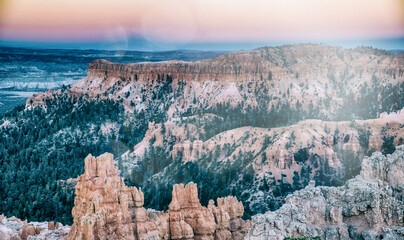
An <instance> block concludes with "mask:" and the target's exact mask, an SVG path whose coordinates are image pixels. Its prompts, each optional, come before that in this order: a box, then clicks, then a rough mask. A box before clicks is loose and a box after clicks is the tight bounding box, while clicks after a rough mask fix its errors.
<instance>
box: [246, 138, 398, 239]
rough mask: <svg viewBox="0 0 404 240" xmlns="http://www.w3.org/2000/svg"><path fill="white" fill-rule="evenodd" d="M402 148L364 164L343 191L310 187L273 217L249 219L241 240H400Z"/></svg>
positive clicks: (270, 213)
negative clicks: (314, 239) (307, 239)
mask: <svg viewBox="0 0 404 240" xmlns="http://www.w3.org/2000/svg"><path fill="white" fill-rule="evenodd" d="M403 164H404V145H401V146H399V147H397V149H396V151H395V152H394V153H393V154H391V155H387V156H383V155H382V154H381V153H374V154H373V155H372V156H371V157H369V158H365V159H364V161H363V163H362V170H361V173H360V175H359V176H357V177H356V178H354V179H351V180H349V181H348V182H347V183H346V184H345V185H344V186H342V187H315V186H314V185H315V184H314V182H311V183H310V184H309V185H308V186H307V187H306V188H305V189H302V190H300V191H297V192H295V193H293V194H291V195H288V197H287V198H286V204H284V205H283V206H282V207H281V208H280V209H278V210H277V211H275V212H267V213H265V214H258V215H256V216H254V217H253V218H252V230H251V231H250V232H249V233H248V235H247V236H246V239H249V240H253V239H283V238H284V237H286V236H291V237H301V236H320V237H321V238H322V239H404V202H403V197H402V196H403V192H404V191H403V190H404V165H403Z"/></svg>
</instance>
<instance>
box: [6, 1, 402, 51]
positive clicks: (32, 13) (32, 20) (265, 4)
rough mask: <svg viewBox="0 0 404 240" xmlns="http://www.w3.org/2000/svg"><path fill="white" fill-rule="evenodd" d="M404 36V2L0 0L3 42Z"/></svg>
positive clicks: (126, 43) (173, 42) (129, 44)
mask: <svg viewBox="0 0 404 240" xmlns="http://www.w3.org/2000/svg"><path fill="white" fill-rule="evenodd" d="M403 37H404V0H112V1H107V0H86V1H85V0H0V40H1V41H3V42H20V43H24V42H25V43H27V44H28V43H36V44H40V43H51V44H52V43H53V44H66V45H68V44H71V45H72V46H73V45H77V46H80V45H81V44H82V45H83V46H85V45H86V44H88V45H89V46H91V45H92V44H93V45H92V46H96V44H98V45H97V46H101V45H102V44H107V43H109V44H115V45H116V47H117V48H125V47H126V48H133V46H135V45H136V44H138V45H139V44H140V45H141V46H143V45H150V44H151V43H153V44H154V45H153V44H152V45H151V48H153V46H157V47H158V45H159V44H160V45H161V44H165V45H166V46H173V47H176V46H197V45H198V44H199V45H200V44H205V45H206V44H208V45H209V43H212V45H214V44H217V43H221V44H224V43H265V42H300V41H302V42H304V41H324V42H330V41H334V42H338V41H350V40H355V41H358V40H365V39H402V38H403ZM402 42H403V41H400V42H399V44H401V43H402ZM140 45H139V46H140ZM112 46H114V45H112ZM149 47H150V46H149ZM135 48H136V46H135ZM403 48H404V47H403Z"/></svg>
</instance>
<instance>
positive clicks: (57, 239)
mask: <svg viewBox="0 0 404 240" xmlns="http://www.w3.org/2000/svg"><path fill="white" fill-rule="evenodd" d="M51 224H54V223H53V222H49V223H47V222H28V221H27V220H25V221H24V222H23V221H21V220H20V219H18V218H16V217H10V218H6V217H5V216H4V215H0V240H26V239H32V240H62V239H66V236H67V233H68V232H69V230H70V227H69V226H63V225H62V224H60V223H56V227H55V226H54V225H53V228H48V226H50V225H51Z"/></svg>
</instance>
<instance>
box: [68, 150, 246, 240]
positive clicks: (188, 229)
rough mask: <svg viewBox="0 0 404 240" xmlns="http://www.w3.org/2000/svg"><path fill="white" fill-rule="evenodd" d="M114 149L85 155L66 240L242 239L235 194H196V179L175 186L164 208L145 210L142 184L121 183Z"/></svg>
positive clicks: (242, 226) (242, 225)
mask: <svg viewBox="0 0 404 240" xmlns="http://www.w3.org/2000/svg"><path fill="white" fill-rule="evenodd" d="M113 159H114V157H113V155H112V154H109V153H105V154H103V155H101V156H99V157H97V158H95V157H93V156H92V155H89V156H88V157H87V158H86V159H85V167H84V169H85V172H84V174H83V175H81V176H80V177H79V178H78V182H77V186H76V198H75V200H74V204H75V206H74V208H73V210H72V214H73V218H74V223H73V225H72V228H71V231H70V232H69V235H68V239H69V240H70V239H71V240H73V239H94V240H95V239H136V240H137V239H200V240H205V239H206V240H208V239H212V240H213V239H217V240H221V239H243V237H244V235H245V234H246V232H247V230H248V229H249V228H250V227H249V226H250V225H249V224H250V223H249V221H247V222H246V221H244V220H242V219H241V216H242V215H243V213H244V207H243V204H242V203H241V202H239V201H237V199H236V198H235V197H226V198H218V199H217V203H218V207H216V206H214V203H213V201H212V200H211V201H210V203H209V206H208V208H206V207H203V206H202V205H201V204H200V202H199V199H198V189H197V186H196V184H195V183H192V182H191V183H188V184H187V185H186V186H184V185H183V184H177V185H174V186H173V191H172V201H171V203H170V205H169V211H168V212H159V211H152V210H149V211H148V210H146V209H145V208H144V207H143V204H144V195H143V192H142V191H141V189H137V188H136V187H127V186H125V184H124V182H123V179H122V178H121V177H119V175H118V169H117V167H115V166H114V160H113Z"/></svg>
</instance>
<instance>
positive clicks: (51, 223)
mask: <svg viewBox="0 0 404 240" xmlns="http://www.w3.org/2000/svg"><path fill="white" fill-rule="evenodd" d="M48 230H55V223H54V222H48Z"/></svg>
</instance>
